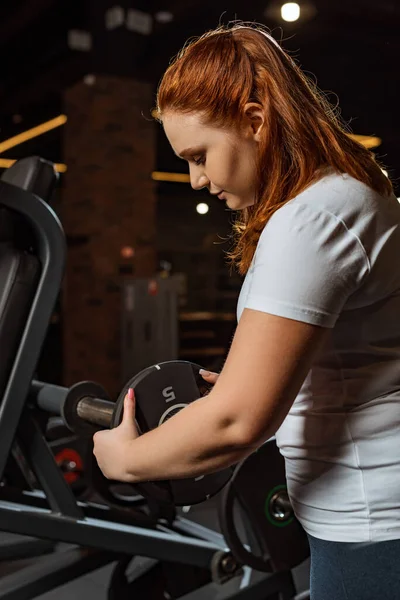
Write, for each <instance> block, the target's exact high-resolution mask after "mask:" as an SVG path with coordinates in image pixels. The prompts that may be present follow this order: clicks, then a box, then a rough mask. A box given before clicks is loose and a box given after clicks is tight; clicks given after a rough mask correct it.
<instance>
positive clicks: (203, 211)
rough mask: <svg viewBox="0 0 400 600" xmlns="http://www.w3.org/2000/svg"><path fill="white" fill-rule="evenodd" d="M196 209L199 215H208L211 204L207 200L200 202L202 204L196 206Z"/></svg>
mask: <svg viewBox="0 0 400 600" xmlns="http://www.w3.org/2000/svg"><path fill="white" fill-rule="evenodd" d="M196 210H197V212H198V213H199V215H206V214H207V213H208V211H209V206H208V204H206V203H205V202H200V204H198V205H197V206H196Z"/></svg>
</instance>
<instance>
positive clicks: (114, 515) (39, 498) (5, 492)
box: [0, 486, 171, 532]
mask: <svg viewBox="0 0 400 600" xmlns="http://www.w3.org/2000/svg"><path fill="white" fill-rule="evenodd" d="M1 500H4V501H6V502H11V503H16V504H18V505H23V506H26V507H27V508H28V509H35V508H42V509H48V502H47V501H46V496H45V494H44V493H43V492H42V490H33V491H26V490H24V491H22V492H21V490H16V489H14V488H10V487H9V486H7V487H2V488H0V501H1ZM77 504H78V506H79V507H80V508H81V510H82V511H83V512H84V513H85V517H86V518H89V519H97V520H100V521H103V520H105V521H108V522H109V521H112V522H115V523H122V524H125V525H133V526H135V527H145V528H147V529H158V528H159V527H160V526H159V525H158V524H157V522H156V520H155V519H154V518H153V517H150V516H149V515H148V514H146V513H145V512H142V511H141V510H140V509H139V510H138V509H136V508H125V507H124V508H122V507H121V508H119V509H117V508H114V507H113V508H111V507H110V506H108V505H107V504H97V503H95V502H81V501H78V502H77ZM163 529H164V531H167V530H168V531H169V532H171V529H168V528H166V527H164V528H163Z"/></svg>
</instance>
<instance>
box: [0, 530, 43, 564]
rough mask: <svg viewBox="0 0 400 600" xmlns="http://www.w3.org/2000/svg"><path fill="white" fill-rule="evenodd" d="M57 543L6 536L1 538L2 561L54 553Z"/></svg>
mask: <svg viewBox="0 0 400 600" xmlns="http://www.w3.org/2000/svg"><path fill="white" fill-rule="evenodd" d="M54 548H55V543H54V542H53V541H51V540H39V539H37V538H31V537H27V536H25V535H23V536H20V535H13V534H10V535H5V534H4V533H3V534H2V537H1V538H0V560H16V559H18V560H20V559H21V558H30V557H32V556H43V555H44V554H50V553H52V552H54Z"/></svg>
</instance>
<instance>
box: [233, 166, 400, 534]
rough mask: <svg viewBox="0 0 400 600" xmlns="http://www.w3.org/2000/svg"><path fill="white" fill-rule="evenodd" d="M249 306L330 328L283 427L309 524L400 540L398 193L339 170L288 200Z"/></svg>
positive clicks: (298, 509)
mask: <svg viewBox="0 0 400 600" xmlns="http://www.w3.org/2000/svg"><path fill="white" fill-rule="evenodd" d="M244 308H251V309H255V310H259V311H263V312H268V313H271V314H273V315H278V316H282V317H287V318H289V319H295V320H297V321H303V322H305V323H311V324H315V325H321V326H323V327H327V328H330V329H331V334H330V337H329V339H328V342H327V343H326V345H325V346H324V348H323V351H322V352H321V354H320V355H319V357H318V359H317V360H316V361H315V363H314V364H313V366H312V368H311V370H310V371H309V373H308V375H307V378H306V380H305V382H304V384H303V386H302V388H301V390H300V392H299V394H298V396H297V398H296V400H295V402H294V404H293V405H292V407H291V409H290V412H289V414H288V415H287V417H286V419H285V420H284V422H283V424H282V425H281V427H280V429H279V431H278V432H277V433H276V441H277V444H278V446H279V448H280V451H281V453H282V454H283V456H284V457H285V462H286V475H287V482H288V491H289V495H290V499H291V502H292V504H293V507H294V510H295V513H296V515H297V517H298V519H299V521H300V522H301V523H302V525H303V527H304V529H305V530H306V531H307V532H308V533H310V534H311V535H313V536H315V537H317V538H321V539H325V540H332V541H344V542H345V541H351V542H360V541H369V540H376V541H377V540H389V539H395V538H400V204H399V202H398V201H397V198H396V197H395V196H394V195H392V196H391V197H381V196H380V195H379V194H377V193H376V192H374V191H373V190H371V189H370V188H369V187H367V186H365V185H364V184H362V183H360V182H359V181H357V180H355V179H353V178H352V177H350V176H348V175H338V174H335V173H333V172H331V173H328V174H327V175H325V176H324V177H323V178H322V179H321V180H320V181H318V182H317V183H315V184H313V185H312V186H310V187H309V188H308V189H306V190H305V191H304V192H302V193H301V194H299V195H298V196H297V197H296V198H294V199H292V200H290V201H289V202H288V203H287V204H285V205H284V206H283V207H282V208H280V209H279V210H278V211H277V212H276V213H274V215H273V216H272V218H271V219H270V220H269V222H268V223H267V225H266V227H265V228H264V230H263V232H262V234H261V237H260V240H259V242H258V245H257V249H256V253H255V255H254V258H253V262H252V265H251V267H250V269H249V271H248V273H247V275H246V278H245V280H244V282H243V286H242V289H241V293H240V297H239V301H238V308H237V317H238V319H240V316H241V314H242V311H243V309H244ZM265 368H266V369H268V365H265ZM265 468H266V469H268V465H266V466H265Z"/></svg>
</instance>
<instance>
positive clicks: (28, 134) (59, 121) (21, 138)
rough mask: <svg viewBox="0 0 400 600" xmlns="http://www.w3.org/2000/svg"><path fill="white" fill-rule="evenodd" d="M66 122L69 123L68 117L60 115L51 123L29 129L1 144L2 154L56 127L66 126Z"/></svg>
mask: <svg viewBox="0 0 400 600" xmlns="http://www.w3.org/2000/svg"><path fill="white" fill-rule="evenodd" d="M66 122H67V117H66V115H59V116H58V117H56V118H55V119H51V120H50V121H46V122H45V123H41V124H40V125H37V126H36V127H32V129H28V130H27V131H23V132H22V133H19V134H18V135H14V136H13V137H11V138H9V139H8V140H4V142H0V153H1V152H5V151H6V150H9V149H10V148H14V147H15V146H18V145H19V144H22V143H23V142H26V141H27V140H31V139H32V138H35V137H37V136H38V135H42V134H43V133H46V132H47V131H51V130H52V129H55V128H56V127H60V126H61V125H64V123H66Z"/></svg>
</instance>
